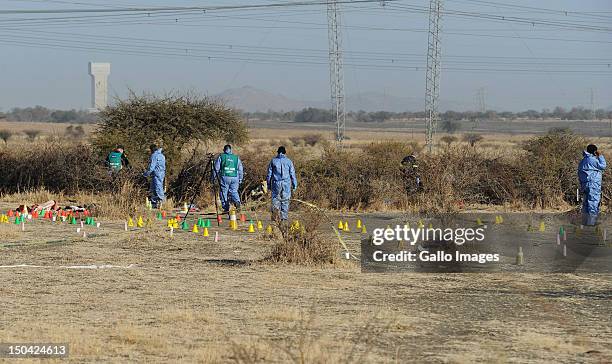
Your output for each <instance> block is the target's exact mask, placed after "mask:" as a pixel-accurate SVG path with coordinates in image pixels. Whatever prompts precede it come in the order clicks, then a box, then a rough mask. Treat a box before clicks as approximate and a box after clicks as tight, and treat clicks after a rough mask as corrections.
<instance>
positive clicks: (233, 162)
mask: <svg viewBox="0 0 612 364" xmlns="http://www.w3.org/2000/svg"><path fill="white" fill-rule="evenodd" d="M243 178H244V168H243V167H242V161H241V160H240V157H238V156H237V155H235V154H233V153H232V146H231V145H229V144H228V145H226V146H225V147H223V153H222V154H220V155H219V157H218V158H217V160H216V161H215V168H214V170H213V175H212V179H213V183H214V182H215V181H216V180H218V181H219V187H220V190H219V196H220V198H221V206H222V207H223V212H224V213H227V212H229V209H230V203H233V204H234V205H235V206H236V209H240V194H239V193H238V187H239V186H240V184H241V183H242V180H243Z"/></svg>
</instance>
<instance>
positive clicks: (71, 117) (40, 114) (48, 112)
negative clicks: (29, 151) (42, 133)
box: [0, 106, 97, 124]
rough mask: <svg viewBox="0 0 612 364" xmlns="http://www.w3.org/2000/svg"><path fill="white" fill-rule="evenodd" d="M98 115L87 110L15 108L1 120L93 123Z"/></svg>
mask: <svg viewBox="0 0 612 364" xmlns="http://www.w3.org/2000/svg"><path fill="white" fill-rule="evenodd" d="M96 118H97V116H96V114H92V113H90V112H87V111H85V110H75V109H72V110H53V109H49V108H46V107H44V106H34V107H24V108H21V107H15V108H12V109H11V110H9V111H8V112H5V113H0V119H6V120H8V121H40V122H52V123H74V124H81V123H93V122H96Z"/></svg>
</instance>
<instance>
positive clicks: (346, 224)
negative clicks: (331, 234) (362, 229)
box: [343, 221, 351, 233]
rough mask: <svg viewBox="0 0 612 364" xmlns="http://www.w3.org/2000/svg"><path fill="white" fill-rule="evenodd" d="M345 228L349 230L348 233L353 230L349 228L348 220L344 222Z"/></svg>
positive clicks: (346, 230)
mask: <svg viewBox="0 0 612 364" xmlns="http://www.w3.org/2000/svg"><path fill="white" fill-rule="evenodd" d="M343 230H344V231H345V232H347V233H348V232H350V231H351V229H350V228H349V225H348V221H345V222H344V229H343Z"/></svg>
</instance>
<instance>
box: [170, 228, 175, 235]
mask: <svg viewBox="0 0 612 364" xmlns="http://www.w3.org/2000/svg"><path fill="white" fill-rule="evenodd" d="M173 235H174V227H173V226H170V237H172V236H173Z"/></svg>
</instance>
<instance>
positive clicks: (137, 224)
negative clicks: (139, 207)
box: [136, 216, 144, 228]
mask: <svg viewBox="0 0 612 364" xmlns="http://www.w3.org/2000/svg"><path fill="white" fill-rule="evenodd" d="M136 226H138V227H139V228H143V227H144V220H143V219H142V216H138V221H137V222H136Z"/></svg>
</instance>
